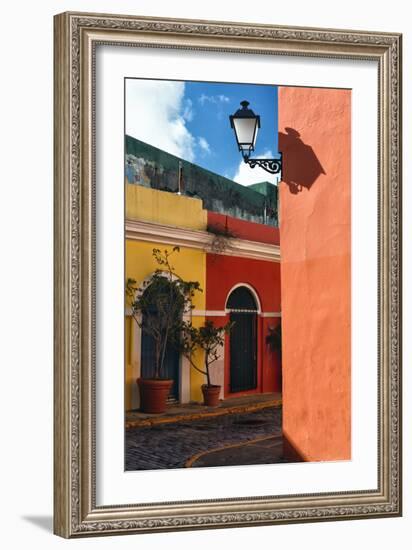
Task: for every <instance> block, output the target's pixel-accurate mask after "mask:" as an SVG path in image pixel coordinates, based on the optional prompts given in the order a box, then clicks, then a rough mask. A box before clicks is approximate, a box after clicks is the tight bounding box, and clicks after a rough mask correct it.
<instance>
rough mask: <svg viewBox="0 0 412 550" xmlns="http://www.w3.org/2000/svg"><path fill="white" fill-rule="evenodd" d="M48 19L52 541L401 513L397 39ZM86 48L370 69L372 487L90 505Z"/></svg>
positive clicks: (89, 91) (90, 129) (171, 22)
mask: <svg viewBox="0 0 412 550" xmlns="http://www.w3.org/2000/svg"><path fill="white" fill-rule="evenodd" d="M54 23H55V35H54V36H55V37H54V41H55V42H54V48H55V66H54V67H55V95H54V98H55V99H54V101H55V141H54V153H55V166H54V180H55V183H54V189H55V191H54V193H55V195H54V209H55V210H54V211H55V222H54V224H55V225H54V228H55V229H54V230H55V251H54V253H55V278H54V293H55V305H54V307H55V317H54V319H55V320H54V341H55V348H54V410H55V412H54V494H55V501H54V532H55V533H56V534H58V535H60V536H63V537H79V536H87V535H104V534H106V535H109V534H110V535H113V534H124V533H145V532H161V531H178V530H187V529H206V528H220V527H238V526H239V527H240V526H252V525H271V524H277V523H297V522H309V521H324V520H337V519H362V518H372V517H388V516H399V515H401V456H402V452H401V41H402V37H401V35H400V34H395V33H376V32H364V31H362V32H361V31H347V30H332V29H313V28H311V29H309V28H294V27H279V26H272V25H257V24H245V23H229V22H217V21H195V20H176V19H161V18H152V17H132V16H121V15H104V14H86V13H63V14H60V15H57V16H56V17H55V22H54ZM98 44H112V45H119V44H121V45H128V46H131V47H139V46H151V47H158V48H182V49H190V50H218V51H222V52H239V53H244V54H247V53H262V54H267V55H279V54H282V55H303V56H311V57H318V58H325V57H330V58H337V59H339V58H343V59H353V60H355V59H369V60H375V61H376V62H377V63H378V67H379V70H378V82H377V86H378V105H379V110H378V113H377V116H378V119H379V135H378V136H377V147H378V159H379V162H378V181H379V189H378V194H379V206H378V212H377V220H378V242H377V246H378V266H377V269H378V280H379V291H378V304H379V307H378V350H377V356H378V365H377V375H378V401H379V416H378V432H379V433H378V449H377V453H378V489H377V490H370V491H353V492H350V491H349V492H345V493H322V494H313V495H292V496H282V495H277V496H273V497H255V498H250V497H245V498H236V499H221V500H202V501H199V500H197V501H191V502H167V503H166V502H161V503H152V504H142V503H140V504H139V503H138V502H137V503H136V505H133V506H130V505H127V506H126V505H125V506H96V499H95V495H96V480H95V428H94V424H95V421H94V409H95V370H94V367H95V360H94V357H95V351H94V350H95V342H94V333H95V330H94V328H95V322H94V314H95V296H94V276H95V269H96V266H95V253H94V251H95V234H94V216H95V212H94V200H95V177H94V162H95V161H94V117H95V110H94V78H95V72H94V52H95V47H96V45H98ZM136 499H137V500H138V495H136Z"/></svg>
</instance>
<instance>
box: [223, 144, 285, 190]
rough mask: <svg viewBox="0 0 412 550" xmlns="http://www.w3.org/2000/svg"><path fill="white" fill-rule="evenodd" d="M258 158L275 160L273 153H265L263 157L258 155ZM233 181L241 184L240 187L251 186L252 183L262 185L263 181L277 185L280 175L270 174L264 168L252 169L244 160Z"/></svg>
mask: <svg viewBox="0 0 412 550" xmlns="http://www.w3.org/2000/svg"><path fill="white" fill-rule="evenodd" d="M256 157H258V158H273V153H272V151H265V152H264V153H263V155H256ZM232 179H233V181H236V182H237V183H240V185H245V186H248V185H251V184H252V183H260V182H261V181H269V182H270V183H276V182H277V181H278V179H279V175H276V174H269V172H266V170H263V168H259V166H256V167H255V168H250V166H249V165H248V164H246V163H245V162H244V161H243V160H241V161H240V163H239V167H238V169H237V172H236V174H235V175H234V177H233V178H232Z"/></svg>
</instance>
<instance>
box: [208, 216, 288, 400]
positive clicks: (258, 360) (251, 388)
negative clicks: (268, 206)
mask: <svg viewBox="0 0 412 550" xmlns="http://www.w3.org/2000/svg"><path fill="white" fill-rule="evenodd" d="M208 221H209V226H211V227H212V228H213V227H220V228H223V227H224V228H225V230H226V232H227V233H228V234H229V235H231V236H232V238H236V239H237V240H243V241H245V243H246V242H248V243H249V242H251V241H253V242H254V243H262V244H263V245H264V246H263V247H262V250H263V249H265V250H266V251H272V250H275V249H276V248H277V247H278V245H279V232H278V229H277V228H275V227H270V226H266V225H263V224H257V223H253V222H249V221H245V220H241V219H238V218H233V217H230V216H225V215H222V214H218V213H215V212H208ZM267 256H268V257H267V258H265V259H259V250H257V251H256V258H252V257H239V256H237V255H230V254H229V253H226V254H222V253H219V254H213V253H208V254H207V256H206V315H207V318H209V319H211V320H212V321H213V322H214V323H215V324H216V325H218V326H221V325H224V324H225V323H227V322H228V321H232V322H233V323H234V324H233V328H232V330H231V332H230V334H229V335H227V336H226V341H225V348H224V366H223V368H224V384H223V387H224V397H230V396H233V397H234V396H240V395H248V394H255V393H264V392H280V391H281V386H282V375H281V360H280V353H279V350H278V349H276V348H275V347H274V346H273V345H271V340H270V336H271V334H272V333H273V331H275V329H276V328H277V327H278V325H280V321H281V303H280V262H279V259H278V258H276V257H275V255H272V256H270V257H269V254H267Z"/></svg>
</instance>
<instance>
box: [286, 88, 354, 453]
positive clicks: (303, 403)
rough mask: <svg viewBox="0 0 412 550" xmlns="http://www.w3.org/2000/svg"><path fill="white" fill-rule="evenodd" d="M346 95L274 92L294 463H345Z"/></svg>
mask: <svg viewBox="0 0 412 550" xmlns="http://www.w3.org/2000/svg"><path fill="white" fill-rule="evenodd" d="M350 110H351V94H350V90H332V89H320V88H318V89H316V88H289V87H280V88H279V150H281V151H282V152H283V158H284V168H283V175H282V180H283V181H282V183H281V184H280V249H281V281H282V362H283V429H284V436H285V453H286V454H287V455H289V456H290V457H293V456H294V457H295V458H297V457H300V458H301V459H302V460H309V461H316V460H342V459H350V457H351V444H350V441H351V397H350V371H351V366H350V187H351V180H350V170H351V168H350V167H351V163H350V120H351V112H350Z"/></svg>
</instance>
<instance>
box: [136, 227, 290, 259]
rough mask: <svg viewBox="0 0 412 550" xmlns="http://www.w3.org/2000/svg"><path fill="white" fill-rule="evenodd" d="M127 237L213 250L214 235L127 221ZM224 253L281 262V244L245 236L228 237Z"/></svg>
mask: <svg viewBox="0 0 412 550" xmlns="http://www.w3.org/2000/svg"><path fill="white" fill-rule="evenodd" d="M125 233H126V239H130V240H134V241H146V242H152V241H155V242H158V243H162V244H169V245H173V246H182V247H186V248H194V249H200V250H204V251H205V252H212V253H216V252H214V251H213V249H212V243H213V239H214V235H213V234H211V233H208V232H207V231H199V230H197V229H187V228H183V227H175V226H172V225H162V224H158V223H151V222H143V221H137V220H131V219H127V220H126V227H125ZM219 254H223V255H224V256H238V257H241V258H251V259H255V260H265V261H269V262H280V247H279V245H276V244H267V243H260V242H257V241H249V240H246V239H228V241H227V247H226V248H225V249H224V250H222V251H221V252H219Z"/></svg>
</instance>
